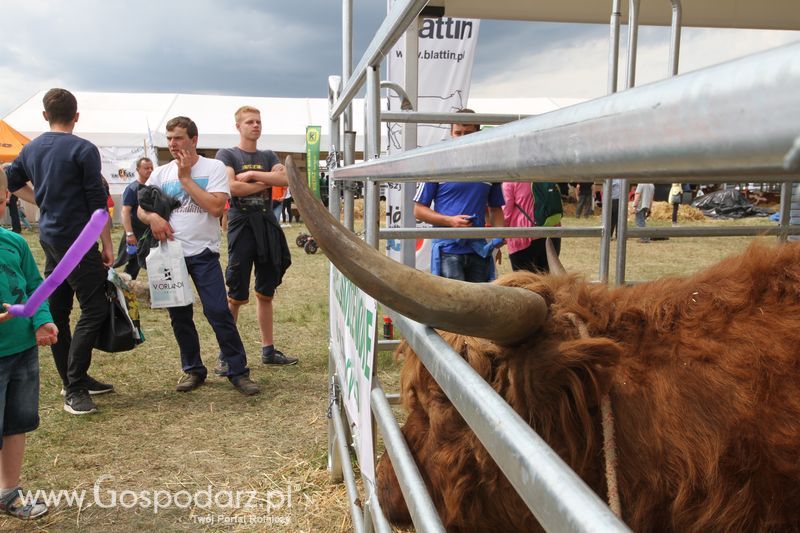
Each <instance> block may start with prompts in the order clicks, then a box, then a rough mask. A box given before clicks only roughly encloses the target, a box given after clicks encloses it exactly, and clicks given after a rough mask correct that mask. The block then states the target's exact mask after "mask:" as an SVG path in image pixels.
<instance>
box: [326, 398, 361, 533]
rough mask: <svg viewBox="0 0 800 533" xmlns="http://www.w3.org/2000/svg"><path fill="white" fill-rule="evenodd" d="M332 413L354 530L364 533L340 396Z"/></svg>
mask: <svg viewBox="0 0 800 533" xmlns="http://www.w3.org/2000/svg"><path fill="white" fill-rule="evenodd" d="M331 415H332V418H333V423H334V425H335V427H336V445H337V446H336V447H337V450H338V452H339V461H340V462H341V464H342V466H343V468H342V474H343V475H344V486H345V489H346V490H347V500H348V502H347V503H348V504H349V505H350V516H351V518H352V519H353V530H354V531H356V532H357V533H362V532H363V531H364V519H363V518H362V516H361V509H360V508H359V506H358V504H357V503H356V502H357V501H358V499H359V498H358V487H356V480H355V475H354V474H353V465H352V463H351V462H350V453H349V452H348V450H347V444H346V442H347V437H348V434H349V432H348V431H347V430H346V425H345V423H344V420H343V419H342V417H343V415H342V411H341V409H340V408H339V400H338V398H337V399H336V401H335V402H334V403H333V405H332V406H331Z"/></svg>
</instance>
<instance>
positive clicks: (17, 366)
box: [0, 89, 298, 519]
mask: <svg viewBox="0 0 800 533" xmlns="http://www.w3.org/2000/svg"><path fill="white" fill-rule="evenodd" d="M43 104H44V117H45V119H46V120H47V121H48V123H49V125H50V131H49V132H46V133H44V134H42V135H41V136H39V137H37V138H36V139H34V140H33V141H31V142H30V143H28V144H27V145H25V146H24V147H23V149H22V151H21V152H20V154H19V156H18V157H17V158H16V159H15V160H14V161H13V162H12V163H11V164H10V165H8V167H7V168H6V169H5V170H3V169H0V217H2V216H3V215H4V214H5V210H6V205H7V204H8V203H9V201H10V198H11V194H10V193H14V196H16V197H18V198H20V199H22V200H24V201H26V202H30V203H32V204H36V205H37V206H38V207H39V213H40V218H39V241H40V244H41V247H42V249H43V251H44V255H45V269H44V273H45V275H49V274H50V273H52V272H53V270H54V269H55V267H56V265H58V263H59V261H61V260H62V259H63V258H64V256H65V254H66V253H67V250H68V249H69V247H70V245H71V244H72V243H73V242H74V241H75V239H76V237H77V236H78V234H79V233H80V232H81V230H82V229H83V228H84V227H85V226H86V225H87V223H88V222H89V219H90V217H91V215H92V214H93V213H94V212H95V211H96V210H98V209H100V210H107V209H109V197H110V196H109V194H108V191H107V188H106V186H105V185H104V182H105V180H104V179H103V177H102V174H101V165H100V154H99V151H98V149H97V147H95V146H94V145H93V144H91V143H90V142H88V141H86V140H84V139H81V138H80V137H78V136H76V135H73V130H74V128H75V124H76V123H77V122H78V119H79V117H80V115H79V113H78V105H77V100H76V99H75V97H74V95H73V94H72V93H70V92H69V91H67V90H65V89H51V90H50V91H48V92H47V93H46V94H45V96H44V98H43ZM233 119H234V124H235V127H236V129H237V130H238V132H239V136H240V141H239V144H238V146H235V147H233V148H230V149H223V150H220V151H219V152H218V153H217V154H216V157H215V158H213V159H210V158H206V157H203V156H202V155H200V154H198V152H197V141H198V128H197V125H196V124H195V123H194V121H192V120H191V119H190V118H188V117H182V116H179V117H175V118H173V119H171V120H169V121H168V122H167V125H166V130H167V131H166V137H167V141H168V148H169V151H170V154H171V155H172V157H173V160H172V161H170V162H169V163H167V164H165V165H162V166H159V167H157V168H154V166H153V162H152V161H151V160H150V159H148V158H142V159H140V160H139V161H138V162H137V163H136V171H137V175H138V179H137V180H136V181H135V182H133V183H131V184H130V185H129V186H128V187H127V188H126V189H125V192H124V193H123V199H122V204H123V205H122V211H121V219H122V225H123V228H124V230H125V235H124V237H123V239H122V242H120V245H119V249H118V250H117V253H116V254H114V250H113V248H114V247H113V245H112V242H111V222H110V221H109V223H108V224H107V225H106V227H105V228H104V229H103V231H102V233H101V235H100V245H99V246H98V245H97V244H95V245H94V246H92V247H91V249H90V250H89V251H88V252H87V253H86V254H85V256H84V257H83V258H82V259H81V260H80V262H79V263H78V265H77V267H76V268H75V269H74V270H73V271H72V272H71V273H70V274H69V275H68V276H67V279H66V280H65V281H64V282H63V283H62V284H61V285H59V286H58V287H57V288H56V289H55V291H54V292H53V293H52V295H51V296H50V297H49V298H48V300H47V301H46V302H45V303H44V304H43V305H42V306H41V307H40V308H39V309H38V311H37V312H36V313H35V314H34V315H33V317H30V318H26V317H22V316H14V315H12V314H11V313H10V312H8V308H10V307H11V305H12V304H20V303H24V302H25V301H27V299H28V298H29V297H30V296H31V294H32V293H33V292H34V291H35V290H36V288H37V287H38V286H39V285H40V284H41V282H42V277H41V275H40V273H39V270H38V268H37V266H36V263H35V262H34V260H33V256H32V254H31V251H30V249H29V248H28V245H27V243H26V241H25V240H24V239H23V238H22V237H21V236H19V235H17V234H16V233H19V231H20V230H19V228H17V227H16V226H15V227H14V228H12V229H13V231H8V230H6V229H4V228H0V270H2V272H3V275H2V276H0V302H2V303H3V306H4V307H3V309H0V512H5V513H8V514H10V515H12V516H15V517H17V518H21V519H30V518H37V517H39V516H42V515H43V514H45V513H46V512H47V507H46V506H45V505H44V504H42V503H39V502H30V501H25V500H23V499H22V497H21V495H22V493H23V492H22V490H21V489H20V488H19V480H20V471H21V467H22V458H23V454H24V448H25V435H26V434H27V433H29V432H31V431H33V430H34V429H36V428H37V427H38V425H39V416H38V403H39V363H38V351H37V347H38V346H51V349H52V353H53V359H54V361H55V366H56V369H57V370H58V373H59V376H60V378H61V381H62V384H63V391H62V393H63V394H64V410H65V411H66V412H68V413H70V414H74V415H86V414H91V413H95V412H97V406H96V404H95V401H94V399H93V397H94V396H96V395H99V394H104V393H109V392H112V391H114V386H113V385H112V384H109V383H104V382H103V381H101V380H99V379H96V378H95V377H93V376H91V375H90V374H89V369H90V366H91V361H92V350H93V347H94V345H95V341H96V340H97V337H98V334H99V332H100V329H101V327H102V326H103V324H104V322H105V321H106V318H107V316H108V313H109V307H108V305H107V299H106V293H105V290H104V287H105V280H106V278H107V275H108V269H109V268H111V267H112V266H113V265H116V266H123V265H124V270H125V272H126V273H128V274H129V275H130V276H131V278H136V277H137V275H138V274H139V268H140V265H139V263H138V261H137V257H136V255H137V254H136V253H135V252H136V249H137V246H138V245H139V244H140V243H141V241H142V239H143V238H144V236H145V233H146V232H149V233H150V235H151V236H152V239H153V240H154V241H159V242H162V241H167V240H174V241H177V242H179V243H180V245H181V248H182V250H183V255H184V259H185V262H186V267H187V270H188V274H189V276H190V277H191V278H192V281H193V282H194V285H195V288H196V289H197V293H198V295H199V297H200V301H201V303H202V306H203V312H204V314H205V317H206V319H207V320H208V322H209V324H210V325H211V328H212V330H213V331H214V334H215V336H216V339H217V342H218V344H219V361H218V365H217V367H216V368H215V369H214V370H215V372H216V373H217V374H219V375H221V376H225V377H227V379H228V380H229V381H230V383H231V384H232V386H233V387H234V388H235V389H236V390H238V391H239V392H241V393H242V394H244V395H248V396H249V395H254V394H258V393H259V392H260V387H259V385H258V384H257V383H256V382H255V381H253V380H252V379H251V378H250V370H249V367H248V361H247V355H246V352H245V347H244V345H243V342H242V340H241V337H240V335H239V331H238V329H237V325H236V322H237V318H238V316H239V311H240V309H241V307H242V306H243V305H245V304H247V303H248V301H249V295H250V279H251V276H252V273H253V271H254V272H255V284H254V290H255V296H256V300H257V303H256V306H257V307H256V312H257V317H258V324H259V329H260V332H261V361H262V363H264V364H267V365H294V364H297V362H298V359H297V358H295V357H290V356H289V355H286V354H285V353H283V352H282V351H281V350H279V349H277V348H276V347H275V345H274V336H273V297H274V295H275V291H276V289H277V288H278V286H280V284H281V282H282V279H283V276H284V274H285V272H286V270H287V269H288V268H289V266H290V265H291V256H290V253H289V247H288V244H287V242H286V237H285V236H284V234H283V231H282V230H281V228H280V224H279V222H278V218H277V217H278V216H280V214H281V213H280V211H277V212H276V211H275V210H273V197H272V191H273V188H278V187H287V186H288V181H287V177H286V169H285V168H284V166H283V165H282V164H281V163H280V161H279V160H278V158H277V156H276V155H275V153H274V152H272V151H271V150H258V149H257V147H256V145H257V141H258V139H259V137H260V136H261V127H262V123H261V114H260V112H259V110H258V109H256V108H254V107H250V106H245V107H242V108H240V109H239V110H237V111H236V113H235V115H234V117H233ZM147 188H156V189H158V190H160V191H162V192H163V193H165V194H167V195H169V196H171V197H173V198H176V199H177V200H178V202H179V205H178V206H177V207H175V208H174V209H172V211H171V212H170V213H169V214H168V216H166V217H165V216H162V214H161V213H158V212H151V211H147V210H145V209H144V208H143V207H142V206H141V205H139V191H140V189H147ZM226 205H229V208H230V209H229V213H228V216H229V224H228V228H227V231H228V250H227V252H228V266H227V272H226V273H225V275H224V276H223V272H222V267H221V263H220V259H219V258H220V246H221V235H220V218H221V216H222V214H223V212H225V209H226ZM115 255H116V261H115ZM75 299H77V301H78V305H79V307H80V313H79V316H78V320H77V322H76V324H75V327H74V329H73V328H71V326H70V314H71V311H72V307H73V303H74V300H75ZM168 312H169V315H170V320H171V325H172V330H173V333H174V335H175V340H176V342H177V345H178V350H179V354H180V362H181V369H182V371H183V374H182V376H181V378H180V380H179V381H178V384H177V385H176V390H177V391H179V392H189V391H192V390H194V389H196V388H197V387H199V386H200V385H202V384H203V382H204V381H205V379H206V377H207V375H208V370H207V367H206V366H205V364H204V363H203V361H202V359H201V356H200V339H199V335H198V333H197V329H196V327H195V322H194V316H193V312H194V310H193V306H192V305H185V306H180V307H170V308H168Z"/></svg>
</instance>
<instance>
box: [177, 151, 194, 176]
mask: <svg viewBox="0 0 800 533" xmlns="http://www.w3.org/2000/svg"><path fill="white" fill-rule="evenodd" d="M196 153H197V152H195V151H194V149H192V150H188V149H184V150H181V151H180V152H178V157H177V158H176V159H175V161H176V162H177V164H178V179H180V180H181V181H186V180H190V179H192V165H193V164H194V156H195V154H196Z"/></svg>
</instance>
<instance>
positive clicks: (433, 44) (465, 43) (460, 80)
mask: <svg viewBox="0 0 800 533" xmlns="http://www.w3.org/2000/svg"><path fill="white" fill-rule="evenodd" d="M393 2H394V0H389V5H390V9H391V4H392V3H393ZM479 25H480V21H479V20H474V19H456V18H449V17H442V18H425V19H423V21H422V24H421V27H420V30H419V53H418V61H419V69H418V70H419V75H418V80H419V81H418V105H417V111H421V112H455V111H458V110H459V109H462V108H465V107H467V101H468V100H469V88H470V83H471V80H472V65H473V63H474V62H475V50H476V48H477V44H478V29H479ZM404 47H405V38H401V39H399V40H398V42H397V44H395V46H394V48H392V50H391V51H390V52H389V59H388V62H387V68H388V77H389V80H390V81H393V82H395V83H398V84H400V85H401V86H403V87H405V58H404V57H403V53H404ZM388 107H389V109H390V110H392V111H399V110H400V98H399V97H397V95H396V94H395V93H394V92H393V91H389V95H388ZM476 111H480V110H476ZM387 129H388V131H387V137H388V140H389V147H388V150H389V153H390V154H392V153H396V152H399V151H402V150H403V132H402V125H400V124H397V123H388V124H387ZM449 137H450V126H449V125H448V124H421V125H419V127H418V128H417V146H428V145H429V144H433V143H436V142H440V141H443V140H446V139H448V138H449ZM386 197H387V198H386V226H387V227H389V228H398V227H402V226H403V217H402V210H401V203H402V196H401V192H400V187H399V186H397V184H388V187H387V194H386ZM426 244H427V243H423V242H422V241H418V242H417V243H416V250H417V268H420V269H422V270H430V246H427V245H426ZM386 253H387V255H389V257H391V258H392V259H394V260H396V261H401V260H402V253H401V241H399V240H398V241H395V240H394V239H388V240H387V241H386Z"/></svg>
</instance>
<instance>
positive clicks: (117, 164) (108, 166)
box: [98, 144, 145, 194]
mask: <svg viewBox="0 0 800 533" xmlns="http://www.w3.org/2000/svg"><path fill="white" fill-rule="evenodd" d="M98 148H99V150H100V164H101V166H102V170H101V171H102V173H103V177H104V178H105V179H106V181H108V186H109V187H110V189H111V194H122V191H124V190H125V187H126V186H127V185H128V184H129V183H130V182H132V181H134V180H136V161H137V160H138V159H139V158H140V157H145V151H144V144H143V145H142V146H100V147H98Z"/></svg>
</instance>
